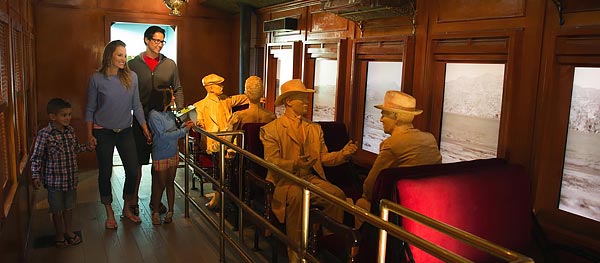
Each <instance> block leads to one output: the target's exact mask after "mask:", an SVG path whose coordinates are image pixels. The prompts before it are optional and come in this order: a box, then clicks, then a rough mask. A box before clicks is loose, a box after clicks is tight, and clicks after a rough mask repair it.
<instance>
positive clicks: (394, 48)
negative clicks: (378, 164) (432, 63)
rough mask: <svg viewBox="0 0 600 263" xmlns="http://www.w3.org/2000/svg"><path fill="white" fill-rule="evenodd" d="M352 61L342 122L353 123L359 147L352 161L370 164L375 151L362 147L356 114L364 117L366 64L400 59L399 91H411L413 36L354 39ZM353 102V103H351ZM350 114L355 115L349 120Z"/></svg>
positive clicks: (413, 51) (361, 130)
mask: <svg viewBox="0 0 600 263" xmlns="http://www.w3.org/2000/svg"><path fill="white" fill-rule="evenodd" d="M353 54H354V56H353V61H352V65H353V66H352V70H353V72H352V74H351V76H352V79H351V82H352V86H353V87H354V88H352V89H349V90H348V94H347V95H346V101H348V103H346V104H345V108H344V112H350V114H347V115H345V116H344V122H345V123H353V126H352V127H350V129H349V135H350V138H354V139H355V140H356V141H355V144H356V145H357V146H359V147H358V150H357V151H356V153H355V154H354V155H353V157H352V160H353V162H354V163H356V164H358V165H361V166H364V167H370V166H371V165H372V164H373V162H375V159H376V158H377V154H374V153H371V152H369V151H366V150H363V149H362V147H360V146H361V145H362V137H363V126H364V121H363V120H362V118H358V119H357V118H356V116H364V112H365V96H366V90H367V65H368V63H369V62H370V61H391V62H402V63H403V64H402V83H401V90H402V91H403V92H406V93H408V94H412V91H413V68H414V66H415V65H414V56H415V37H414V36H398V37H386V38H369V39H359V40H356V41H355V43H354V45H353ZM350 105H355V106H352V107H351V106H350ZM352 117H355V118H354V119H352Z"/></svg>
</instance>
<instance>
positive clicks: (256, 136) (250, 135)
mask: <svg viewBox="0 0 600 263" xmlns="http://www.w3.org/2000/svg"><path fill="white" fill-rule="evenodd" d="M265 124H266V123H246V124H244V125H242V130H243V131H244V140H245V144H246V150H247V151H249V152H251V153H253V154H254V155H256V156H258V157H261V158H263V157H264V155H265V150H264V147H263V144H262V142H261V141H260V127H262V126H263V125H265ZM247 167H248V168H247V169H251V170H253V171H254V172H255V173H256V174H257V175H259V176H262V178H265V177H266V176H267V169H266V168H264V167H262V166H260V165H257V164H255V163H253V162H248V166H247Z"/></svg>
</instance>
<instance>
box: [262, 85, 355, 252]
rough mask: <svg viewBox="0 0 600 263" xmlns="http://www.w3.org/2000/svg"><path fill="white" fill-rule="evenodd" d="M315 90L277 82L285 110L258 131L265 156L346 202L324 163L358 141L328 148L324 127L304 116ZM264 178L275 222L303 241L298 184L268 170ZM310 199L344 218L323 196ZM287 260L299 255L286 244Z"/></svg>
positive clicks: (340, 157) (339, 158) (336, 161)
mask: <svg viewBox="0 0 600 263" xmlns="http://www.w3.org/2000/svg"><path fill="white" fill-rule="evenodd" d="M312 92H314V90H312V89H307V88H306V87H305V86H304V84H303V83H302V82H301V81H300V80H298V79H293V80H290V81H287V82H286V83H284V84H283V85H282V86H281V95H279V97H277V99H276V100H275V105H276V106H278V105H282V104H283V105H285V113H284V114H283V115H282V116H280V117H279V118H277V119H275V120H274V121H272V122H270V123H268V124H266V125H264V126H262V127H261V130H260V140H261V141H262V143H263V145H264V152H265V157H264V158H265V160H266V161H267V162H271V163H273V164H275V165H277V166H279V167H281V168H282V169H284V170H286V171H288V172H290V173H292V174H294V175H295V176H297V177H300V178H302V179H304V180H306V181H308V182H310V183H312V184H314V185H315V186H317V187H320V188H321V189H323V190H324V191H326V192H328V193H330V194H332V195H334V196H336V197H338V198H340V199H342V200H345V199H346V196H345V195H344V192H343V191H342V190H341V189H340V188H338V187H337V186H335V185H333V184H331V183H330V182H329V181H327V178H326V177H325V172H324V171H323V165H325V166H336V165H340V164H342V163H344V162H346V161H348V159H349V158H350V156H351V155H352V154H354V152H356V149H357V147H356V145H354V143H352V141H350V142H348V144H346V146H344V148H343V149H342V150H341V151H337V152H329V151H328V150H327V146H326V145H325V141H324V139H323V130H321V126H320V125H319V124H317V123H313V122H311V121H309V120H307V119H305V118H304V117H302V115H304V114H306V113H307V111H308V94H309V93H312ZM267 180H268V181H270V182H272V183H273V184H274V185H275V191H274V193H273V201H272V203H271V205H272V210H273V213H274V214H275V216H276V217H277V220H279V222H282V223H284V222H285V229H286V234H287V236H288V238H289V239H290V240H292V241H295V242H298V245H300V239H301V229H302V228H301V226H300V224H301V222H302V221H301V217H302V216H301V215H302V191H303V190H302V187H300V186H298V185H296V184H294V183H292V182H291V181H289V180H287V179H286V178H285V177H283V176H282V175H279V174H277V173H274V172H273V171H271V170H269V171H268V173H267ZM310 203H311V204H314V205H317V206H319V207H321V208H323V211H324V212H325V213H326V214H327V215H329V216H330V217H332V218H333V219H335V220H337V221H338V222H342V220H343V216H344V210H343V209H341V208H340V207H338V206H335V205H334V204H332V203H329V202H327V201H325V200H324V199H322V198H320V197H318V196H316V195H312V196H311V198H310ZM288 256H289V262H299V257H298V255H297V254H296V252H295V251H294V250H293V249H290V248H289V247H288Z"/></svg>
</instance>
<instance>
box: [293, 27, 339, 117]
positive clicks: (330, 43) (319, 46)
mask: <svg viewBox="0 0 600 263" xmlns="http://www.w3.org/2000/svg"><path fill="white" fill-rule="evenodd" d="M347 47H348V39H345V38H342V39H338V40H313V41H306V42H304V47H303V50H304V52H303V54H302V56H303V59H302V61H303V71H302V82H303V83H304V85H305V86H306V88H309V89H313V88H314V86H315V85H314V84H315V70H316V68H315V67H316V60H317V59H318V58H322V59H331V60H336V61H337V68H338V69H337V76H336V87H335V89H336V94H337V96H336V101H335V114H334V120H335V121H343V118H344V111H343V109H342V107H341V106H343V105H344V94H345V90H346V88H345V87H346V83H345V82H344V79H346V78H345V76H346V65H347V63H346V57H347ZM313 99H314V98H313V95H312V94H311V95H310V97H309V101H310V105H309V107H310V109H311V110H310V111H309V112H308V113H307V115H308V116H307V118H308V119H311V120H312V114H313V110H314V109H313V107H314V103H313V102H314V101H313Z"/></svg>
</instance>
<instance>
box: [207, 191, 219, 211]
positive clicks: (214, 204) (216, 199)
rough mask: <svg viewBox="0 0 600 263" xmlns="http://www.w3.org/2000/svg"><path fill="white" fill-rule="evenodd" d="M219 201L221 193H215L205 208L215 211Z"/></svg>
mask: <svg viewBox="0 0 600 263" xmlns="http://www.w3.org/2000/svg"><path fill="white" fill-rule="evenodd" d="M220 201H221V193H219V192H215V196H213V198H212V199H210V201H209V202H208V203H206V207H207V208H208V209H210V210H213V209H217V208H218V206H219V204H220Z"/></svg>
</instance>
